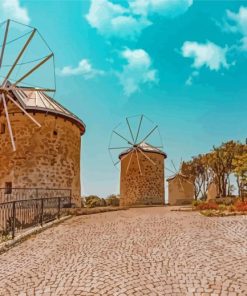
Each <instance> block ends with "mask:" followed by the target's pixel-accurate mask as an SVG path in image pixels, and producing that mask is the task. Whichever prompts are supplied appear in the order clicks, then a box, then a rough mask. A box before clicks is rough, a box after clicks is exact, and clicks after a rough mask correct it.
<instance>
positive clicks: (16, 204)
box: [0, 196, 71, 241]
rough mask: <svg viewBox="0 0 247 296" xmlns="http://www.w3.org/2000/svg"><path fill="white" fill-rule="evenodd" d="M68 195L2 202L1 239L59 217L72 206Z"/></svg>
mask: <svg viewBox="0 0 247 296" xmlns="http://www.w3.org/2000/svg"><path fill="white" fill-rule="evenodd" d="M70 205H71V199H70V196H67V197H63V196H62V197H61V196H60V197H48V198H47V197H43V198H34V199H25V200H15V201H8V202H4V203H0V241H1V240H4V239H8V238H14V237H15V236H16V233H18V232H21V231H23V230H24V229H27V228H30V227H34V226H38V225H41V226H42V225H43V224H44V223H47V222H50V221H52V220H55V219H59V218H60V217H61V215H63V214H64V213H65V209H66V208H68V207H70Z"/></svg>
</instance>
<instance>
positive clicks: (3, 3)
mask: <svg viewBox="0 0 247 296" xmlns="http://www.w3.org/2000/svg"><path fill="white" fill-rule="evenodd" d="M1 19H2V20H6V19H13V20H15V21H19V22H21V23H25V24H29V23H30V17H29V15H28V10H27V8H25V7H22V6H21V4H20V1H19V0H0V20H1Z"/></svg>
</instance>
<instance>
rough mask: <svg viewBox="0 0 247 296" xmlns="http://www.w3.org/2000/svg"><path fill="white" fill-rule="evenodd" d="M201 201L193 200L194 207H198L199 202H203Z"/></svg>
mask: <svg viewBox="0 0 247 296" xmlns="http://www.w3.org/2000/svg"><path fill="white" fill-rule="evenodd" d="M201 203H202V201H201V200H193V201H192V206H193V207H197V206H199V204H201Z"/></svg>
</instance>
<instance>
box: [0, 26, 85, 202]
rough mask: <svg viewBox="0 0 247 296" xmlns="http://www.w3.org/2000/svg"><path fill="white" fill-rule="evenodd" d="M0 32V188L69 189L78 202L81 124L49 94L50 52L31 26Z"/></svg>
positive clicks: (51, 82) (52, 84)
mask: <svg viewBox="0 0 247 296" xmlns="http://www.w3.org/2000/svg"><path fill="white" fill-rule="evenodd" d="M0 33H1V34H0V42H1V44H0V45H1V46H0V79H1V80H0V164H1V165H0V188H5V187H6V186H7V187H15V188H34V187H35V188H54V189H55V188H57V189H71V190H72V195H73V198H74V202H75V203H78V204H79V198H80V146H81V136H82V135H83V134H84V132H85V125H84V123H83V122H82V121H81V120H80V119H79V118H78V117H76V116H75V115H74V114H72V113H71V112H70V111H68V110H67V109H66V108H64V107H63V106H62V105H60V104H59V103H58V102H56V101H55V100H54V99H53V98H52V95H50V94H54V92H55V81H54V60H53V59H54V54H53V53H52V52H51V50H50V48H49V47H48V45H47V43H46V42H45V41H44V39H43V37H42V36H41V35H40V33H39V32H38V30H37V29H35V28H32V27H29V26H25V25H22V24H19V23H16V22H14V21H10V20H7V21H6V22H4V23H2V24H1V25H0Z"/></svg>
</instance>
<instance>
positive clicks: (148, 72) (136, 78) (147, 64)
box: [117, 48, 158, 96]
mask: <svg viewBox="0 0 247 296" xmlns="http://www.w3.org/2000/svg"><path fill="white" fill-rule="evenodd" d="M121 56H122V57H123V58H124V59H125V60H126V61H127V65H125V66H123V71H122V72H121V73H118V74H117V75H118V78H119V81H120V84H121V85H122V86H123V89H124V93H125V95H127V96H130V95H132V94H133V93H135V92H138V91H140V86H141V85H143V84H153V83H158V73H157V70H155V69H154V68H153V67H152V61H151V59H150V56H149V55H148V53H147V52H146V51H145V50H143V49H135V50H131V49H129V48H127V49H125V50H123V51H122V52H121Z"/></svg>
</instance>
